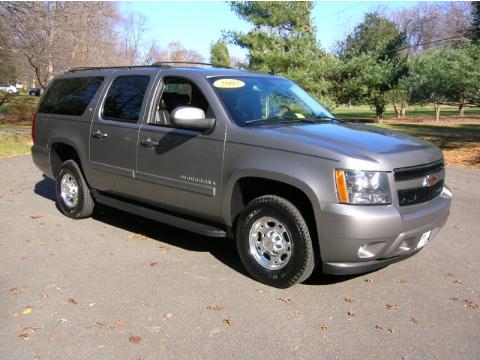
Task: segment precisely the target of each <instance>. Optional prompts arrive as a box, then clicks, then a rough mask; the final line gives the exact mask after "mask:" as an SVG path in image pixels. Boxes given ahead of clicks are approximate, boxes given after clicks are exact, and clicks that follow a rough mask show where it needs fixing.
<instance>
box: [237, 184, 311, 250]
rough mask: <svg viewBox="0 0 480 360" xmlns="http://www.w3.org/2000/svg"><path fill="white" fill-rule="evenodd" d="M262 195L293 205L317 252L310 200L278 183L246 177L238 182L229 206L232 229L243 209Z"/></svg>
mask: <svg viewBox="0 0 480 360" xmlns="http://www.w3.org/2000/svg"><path fill="white" fill-rule="evenodd" d="M263 195H277V196H281V197H283V198H284V199H287V200H288V201H290V202H291V203H292V204H293V205H295V206H296V207H297V209H298V210H299V211H300V212H301V214H302V216H303V217H304V219H305V221H306V222H307V225H308V229H309V231H310V235H311V236H312V241H313V243H314V247H315V248H317V250H318V241H317V227H316V221H315V213H314V212H313V207H312V203H311V202H310V199H309V198H308V196H307V195H306V194H305V193H304V192H303V191H302V190H300V189H298V188H296V187H294V186H292V185H289V184H285V183H282V182H280V181H274V180H269V179H265V178H258V177H248V178H242V179H240V180H238V181H237V183H236V184H235V185H234V188H233V194H232V199H231V206H230V211H231V212H230V215H231V219H232V222H233V228H235V223H236V221H237V219H238V215H240V213H241V212H242V210H243V208H244V207H245V206H246V205H247V204H248V203H249V202H250V201H252V200H253V199H255V198H257V197H260V196H263Z"/></svg>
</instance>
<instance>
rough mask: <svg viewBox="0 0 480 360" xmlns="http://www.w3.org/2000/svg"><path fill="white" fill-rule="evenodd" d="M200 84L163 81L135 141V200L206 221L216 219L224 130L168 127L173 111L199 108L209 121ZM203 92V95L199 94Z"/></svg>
mask: <svg viewBox="0 0 480 360" xmlns="http://www.w3.org/2000/svg"><path fill="white" fill-rule="evenodd" d="M208 86H209V85H208V83H207V82H206V80H204V82H203V81H201V79H198V80H197V81H196V82H195V83H194V82H193V81H192V80H191V79H189V80H187V79H184V78H179V77H168V76H167V77H165V78H164V79H163V80H162V82H161V85H160V88H159V93H158V96H157V100H156V101H155V103H154V104H156V105H155V110H156V114H152V116H151V119H150V121H148V122H147V123H145V124H144V125H142V127H141V129H140V135H139V141H138V155H137V171H136V174H135V177H136V179H137V190H138V194H139V195H140V196H141V197H142V198H143V199H145V200H147V201H150V202H151V203H153V204H155V205H157V206H161V207H164V208H169V209H171V210H179V211H181V212H184V213H190V214H192V215H199V216H203V217H206V218H210V219H212V220H215V219H218V217H219V215H220V185H221V175H222V159H223V150H224V134H225V124H223V123H220V122H219V121H217V123H216V125H215V127H214V129H213V130H212V131H210V132H209V133H201V132H199V131H192V130H183V129H178V128H175V127H174V126H173V124H172V123H171V122H170V114H171V112H172V110H174V109H175V108H176V107H179V106H194V107H197V108H201V109H202V110H204V112H205V113H206V116H207V117H214V116H215V114H214V110H215V109H212V108H211V107H210V105H209V102H208V98H207V97H206V96H205V95H204V94H205V90H207V91H210V92H209V95H210V96H212V94H213V91H212V90H211V88H210V89H209V88H206V87H208ZM202 89H203V91H202Z"/></svg>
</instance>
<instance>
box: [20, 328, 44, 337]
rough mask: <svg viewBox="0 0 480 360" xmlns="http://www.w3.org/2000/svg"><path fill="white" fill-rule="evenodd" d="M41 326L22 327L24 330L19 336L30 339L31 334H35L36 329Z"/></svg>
mask: <svg viewBox="0 0 480 360" xmlns="http://www.w3.org/2000/svg"><path fill="white" fill-rule="evenodd" d="M38 329H39V328H33V327H26V328H23V329H22V332H21V334H20V335H18V337H19V338H20V339H22V340H28V339H30V334H33V333H34V332H35V331H36V330H38Z"/></svg>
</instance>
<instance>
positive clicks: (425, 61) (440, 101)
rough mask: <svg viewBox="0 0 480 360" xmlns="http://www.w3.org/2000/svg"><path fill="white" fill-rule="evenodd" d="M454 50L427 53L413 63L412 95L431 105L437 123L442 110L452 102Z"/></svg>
mask: <svg viewBox="0 0 480 360" xmlns="http://www.w3.org/2000/svg"><path fill="white" fill-rule="evenodd" d="M451 66H452V50H450V49H438V50H430V51H427V52H426V53H425V54H423V55H422V56H420V57H418V58H416V59H415V60H414V61H413V62H412V69H411V74H410V86H411V89H410V91H411V94H412V98H413V99H414V101H416V102H419V103H429V104H431V105H432V107H433V108H434V110H435V121H436V122H437V123H438V122H439V121H440V108H441V106H442V105H444V104H446V103H447V102H449V101H452V100H453V99H452V94H453V83H454V76H455V74H454V72H452V71H451Z"/></svg>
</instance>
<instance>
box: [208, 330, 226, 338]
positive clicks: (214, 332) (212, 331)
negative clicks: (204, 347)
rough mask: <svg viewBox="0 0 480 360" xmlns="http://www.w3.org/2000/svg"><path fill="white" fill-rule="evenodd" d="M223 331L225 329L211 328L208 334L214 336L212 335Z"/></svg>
mask: <svg viewBox="0 0 480 360" xmlns="http://www.w3.org/2000/svg"><path fill="white" fill-rule="evenodd" d="M221 331H223V330H220V329H212V330H210V332H209V333H208V336H210V337H212V336H214V335H215V334H217V333H219V332H221Z"/></svg>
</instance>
